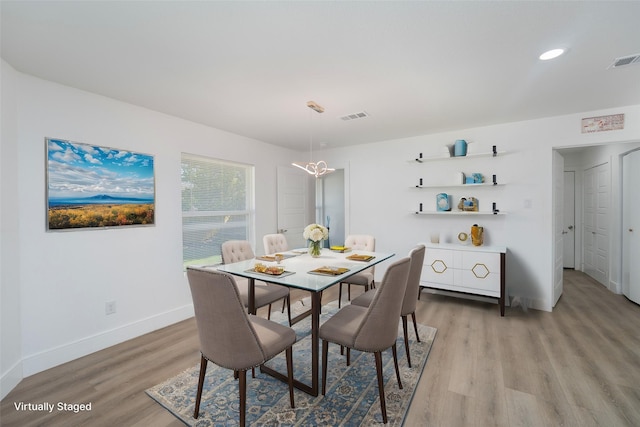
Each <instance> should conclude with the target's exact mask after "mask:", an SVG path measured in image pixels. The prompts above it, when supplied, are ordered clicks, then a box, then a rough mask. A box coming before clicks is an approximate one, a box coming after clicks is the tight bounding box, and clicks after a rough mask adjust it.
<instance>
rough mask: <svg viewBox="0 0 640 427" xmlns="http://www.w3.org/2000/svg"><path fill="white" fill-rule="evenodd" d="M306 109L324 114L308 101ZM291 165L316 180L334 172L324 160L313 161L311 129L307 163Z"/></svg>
mask: <svg viewBox="0 0 640 427" xmlns="http://www.w3.org/2000/svg"><path fill="white" fill-rule="evenodd" d="M307 107H309V108H310V109H312V110H313V111H315V112H316V113H318V114H321V113H324V108H323V107H322V106H320V105H318V104H316V103H315V102H313V101H308V102H307ZM309 126H310V127H311V115H309ZM291 165H292V166H295V167H297V168H300V169H302V170H303V171H305V172H307V173H308V174H309V175H313V176H315V177H316V178H319V177H321V176H323V175H326V174H329V173H331V172H334V171H335V169H333V168H330V167H329V165H327V162H325V161H324V160H318V161H317V162H314V161H313V129H311V131H310V136H309V161H308V162H307V163H296V162H294V163H291Z"/></svg>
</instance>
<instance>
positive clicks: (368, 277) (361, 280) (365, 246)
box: [338, 234, 376, 307]
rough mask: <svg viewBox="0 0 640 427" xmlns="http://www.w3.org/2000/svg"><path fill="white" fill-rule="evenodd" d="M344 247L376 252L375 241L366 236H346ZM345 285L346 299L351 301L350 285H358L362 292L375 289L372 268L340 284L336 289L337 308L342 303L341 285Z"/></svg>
mask: <svg viewBox="0 0 640 427" xmlns="http://www.w3.org/2000/svg"><path fill="white" fill-rule="evenodd" d="M344 245H345V246H346V247H348V248H351V250H352V251H358V250H363V251H370V252H374V251H375V250H376V239H375V238H374V237H373V236H370V235H368V234H352V235H349V236H347V238H346V239H345V241H344ZM343 283H345V284H347V286H348V288H347V299H348V300H349V301H351V285H360V286H364V291H365V292H366V291H368V290H369V287H371V288H375V287H376V282H375V279H374V267H371V268H367V269H366V270H364V271H361V272H360V273H358V274H354V275H353V276H349V277H347V278H346V279H344V280H343V281H342V282H340V287H339V289H338V307H340V304H341V302H342V284H343Z"/></svg>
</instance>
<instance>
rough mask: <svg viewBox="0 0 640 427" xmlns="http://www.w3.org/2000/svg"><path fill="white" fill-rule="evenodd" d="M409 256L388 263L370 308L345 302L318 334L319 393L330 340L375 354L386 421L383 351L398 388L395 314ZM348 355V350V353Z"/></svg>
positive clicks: (324, 381)
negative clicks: (390, 357) (389, 356)
mask: <svg viewBox="0 0 640 427" xmlns="http://www.w3.org/2000/svg"><path fill="white" fill-rule="evenodd" d="M410 264H411V261H410V260H409V258H403V259H401V260H399V261H397V262H395V263H393V264H391V265H390V266H389V268H388V269H387V271H386V273H385V275H384V278H383V279H382V282H381V283H380V287H379V289H378V290H377V292H376V293H375V295H374V297H373V299H372V300H371V304H370V305H369V307H361V306H358V305H347V306H345V307H343V308H342V309H340V310H339V311H338V312H337V313H336V314H334V315H333V316H332V317H331V318H329V320H327V321H326V322H324V323H323V324H322V325H321V326H320V331H319V333H318V335H319V337H320V339H322V394H323V395H324V394H325V392H326V386H327V353H328V348H329V342H332V343H335V344H339V345H340V346H344V347H347V350H349V349H351V348H353V349H355V350H360V351H364V352H369V353H374V356H375V361H376V372H377V375H378V392H379V394H380V409H381V410H382V419H383V421H384V423H385V424H386V423H387V407H386V403H385V397H384V378H383V377H382V351H384V350H386V349H388V348H389V347H391V350H392V352H393V362H394V364H395V368H396V378H397V380H398V387H399V388H402V382H401V381H400V371H399V369H398V354H397V351H396V338H397V336H398V317H400V310H401V308H402V299H403V297H404V292H405V289H406V286H407V277H408V276H409V267H410ZM347 354H348V353H347Z"/></svg>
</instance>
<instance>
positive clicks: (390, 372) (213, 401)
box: [146, 302, 436, 426]
mask: <svg viewBox="0 0 640 427" xmlns="http://www.w3.org/2000/svg"><path fill="white" fill-rule="evenodd" d="M306 309H308V305H307V306H306V307H303V306H302V305H301V304H300V303H299V302H298V303H297V304H294V305H293V306H292V314H293V312H295V311H298V312H299V311H303V310H306ZM336 311H337V302H332V303H329V304H327V305H325V306H323V313H322V315H321V319H320V322H323V321H324V320H326V319H327V318H328V317H329V316H331V315H332V314H333V313H335V312H336ZM271 319H272V320H275V321H279V322H282V323H285V324H286V318H285V316H284V315H282V314H280V313H279V312H275V311H274V313H273V314H272V317H271ZM310 322H311V320H310V318H309V317H307V318H306V319H304V320H303V321H301V322H299V323H297V324H296V325H294V327H293V328H294V329H295V330H296V334H297V336H298V340H297V342H296V344H295V345H294V347H293V365H294V371H295V373H294V377H295V378H298V379H302V380H303V381H304V382H305V383H307V384H311V366H310V364H305V363H303V361H305V360H310V358H311V357H310V353H311V339H310V330H309V329H310ZM409 327H410V330H409V339H410V349H411V362H412V365H413V367H412V368H409V367H408V366H407V361H406V355H405V350H404V342H403V338H402V326H399V328H398V340H397V342H396V346H397V349H398V364H399V367H400V374H401V378H402V385H403V387H404V388H403V389H402V390H400V389H398V384H397V381H396V375H395V371H394V366H393V356H392V355H391V350H387V351H385V352H384V353H383V355H382V358H383V364H384V366H383V369H384V378H385V393H386V402H387V416H388V421H389V423H388V424H387V425H388V426H400V425H402V422H403V420H404V417H405V415H406V413H407V410H408V408H409V405H410V403H411V399H412V398H413V394H414V392H415V388H416V385H417V384H418V381H419V380H420V376H421V375H422V371H423V370H424V367H425V365H426V362H427V357H428V356H429V351H430V350H431V346H432V344H433V340H434V339H435V335H436V329H435V328H431V327H429V326H425V325H418V332H419V334H420V341H421V342H417V341H415V337H414V333H413V328H412V324H411V320H409ZM267 365H268V366H271V367H273V368H275V369H277V370H279V371H280V372H286V363H285V357H284V353H283V354H282V355H279V356H277V357H276V358H274V359H272V360H271V361H269V362H268V363H267ZM321 366H322V365H321V364H320V369H321ZM327 370H328V372H327V393H326V395H325V396H322V395H320V396H318V397H313V396H310V395H308V394H306V393H304V392H302V391H300V390H297V389H295V392H294V393H295V394H294V396H295V406H296V407H295V408H293V409H292V408H291V407H290V406H289V390H288V387H287V385H286V383H283V382H281V381H279V380H276V379H274V378H272V377H271V376H269V375H266V374H263V373H261V372H260V370H259V369H256V377H255V378H252V377H251V373H250V372H248V373H247V418H246V421H247V425H251V426H254V425H261V426H265V425H266V426H360V425H362V426H372V425H383V424H382V414H381V413H380V400H379V398H378V388H377V377H376V370H375V361H374V357H373V354H371V353H361V352H358V351H352V352H351V366H346V359H345V356H341V355H340V347H339V346H338V345H335V344H330V345H329V361H328V368H327ZM199 371H200V364H199V363H198V364H197V365H195V366H193V367H192V368H190V369H188V370H186V371H184V372H182V373H181V374H179V375H177V376H175V377H173V378H170V379H168V380H166V381H164V382H163V383H161V384H158V385H156V386H154V387H152V388H150V389H148V390H147V391H146V392H147V394H148V395H149V396H150V397H151V398H153V399H154V400H155V401H157V402H158V403H159V404H161V405H162V406H164V407H165V408H166V409H167V410H169V411H170V412H171V413H172V414H174V415H175V416H176V417H178V418H179V419H180V420H181V421H182V422H184V423H185V424H187V425H191V426H233V425H238V420H239V402H238V383H237V381H236V380H234V378H233V372H232V371H230V370H228V369H222V368H219V367H218V366H216V365H215V364H213V363H209V366H208V368H207V375H206V379H205V384H204V388H203V392H202V402H201V404H200V416H199V417H198V419H197V420H196V419H194V418H193V408H194V405H195V397H196V388H197V384H198V375H199Z"/></svg>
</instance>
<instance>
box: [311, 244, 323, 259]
mask: <svg viewBox="0 0 640 427" xmlns="http://www.w3.org/2000/svg"><path fill="white" fill-rule="evenodd" d="M320 252H321V250H320V242H314V241H313V240H311V241H310V242H309V255H311V256H312V257H314V258H318V257H319V256H320Z"/></svg>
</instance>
